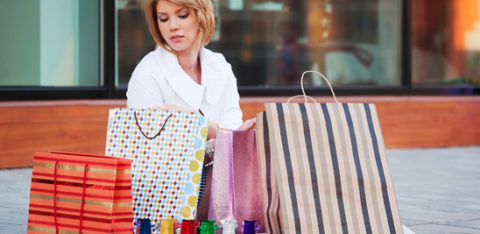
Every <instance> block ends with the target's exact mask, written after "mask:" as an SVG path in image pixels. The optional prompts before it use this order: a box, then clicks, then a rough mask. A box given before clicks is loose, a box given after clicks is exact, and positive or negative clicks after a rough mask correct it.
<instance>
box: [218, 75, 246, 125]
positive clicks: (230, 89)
mask: <svg viewBox="0 0 480 234" xmlns="http://www.w3.org/2000/svg"><path fill="white" fill-rule="evenodd" d="M224 95H225V98H224V99H223V100H225V101H226V103H225V105H224V106H225V108H224V111H223V114H222V116H221V119H220V123H219V127H220V128H224V129H229V130H236V129H238V128H239V127H240V126H241V125H242V110H241V109H240V104H239V101H240V95H239V94H238V89H237V79H236V78H235V76H234V75H233V71H231V69H230V77H229V79H228V83H227V86H226V89H225V91H224Z"/></svg>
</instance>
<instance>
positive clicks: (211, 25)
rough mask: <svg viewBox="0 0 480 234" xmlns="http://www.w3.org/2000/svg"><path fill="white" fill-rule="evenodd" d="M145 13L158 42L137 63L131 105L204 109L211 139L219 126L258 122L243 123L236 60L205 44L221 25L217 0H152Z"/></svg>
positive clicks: (129, 94)
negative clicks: (217, 20) (232, 63)
mask: <svg viewBox="0 0 480 234" xmlns="http://www.w3.org/2000/svg"><path fill="white" fill-rule="evenodd" d="M145 15H146V17H147V22H148V25H149V29H150V32H151V34H152V36H153V38H154V39H155V41H156V43H157V45H158V46H157V49H156V50H154V51H152V52H150V53H149V54H147V55H146V56H145V57H144V58H143V59H142V61H141V62H140V63H139V64H138V65H137V67H136V68H135V70H134V72H133V74H132V77H131V79H130V82H129V84H128V91H127V98H128V100H127V106H128V107H132V108H149V107H150V108H151V107H156V108H161V109H173V110H190V111H197V110H200V111H201V112H202V113H203V114H204V115H205V116H206V117H208V119H209V120H210V121H209V132H208V136H209V138H215V133H216V130H217V129H218V128H225V129H230V130H235V129H240V130H244V129H248V128H251V127H253V126H254V124H255V122H254V120H253V119H252V120H247V121H246V122H245V123H243V124H242V111H241V110H240V107H239V104H238V101H239V95H238V91H237V85H236V78H235V76H234V75H233V72H232V69H231V67H230V64H229V63H227V62H226V61H225V58H224V57H223V55H221V54H219V53H214V52H212V51H210V50H208V49H206V48H204V47H203V46H204V45H206V44H207V43H208V42H209V41H210V39H211V37H212V34H213V32H214V29H215V20H214V10H213V5H212V3H211V0H149V1H148V3H147V6H146V10H145Z"/></svg>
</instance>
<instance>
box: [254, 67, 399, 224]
mask: <svg viewBox="0 0 480 234" xmlns="http://www.w3.org/2000/svg"><path fill="white" fill-rule="evenodd" d="M304 75H305V73H304V74H303V75H302V83H303V76H304ZM320 75H321V74H320ZM321 76H322V77H323V75H321ZM323 78H324V79H325V80H326V78H325V77H323ZM327 82H328V81H327ZM329 85H330V84H329ZM330 88H331V87H330ZM302 90H303V87H302ZM332 93H333V90H332ZM333 95H335V94H333ZM334 98H335V96H334ZM306 99H307V96H305V100H306ZM335 101H336V98H335ZM257 149H258V157H259V168H260V179H261V184H262V191H263V201H264V212H265V214H266V217H265V223H266V228H267V232H269V233H402V232H403V231H402V226H401V222H400V216H399V212H398V208H397V202H396V198H395V193H394V189H393V184H392V179H391V177H390V170H389V166H388V162H387V158H386V155H385V147H384V143H383V138H382V133H381V129H380V124H379V120H378V117H377V112H376V109H375V105H374V104H356V103H339V102H338V101H336V102H335V103H267V104H265V112H264V113H259V114H258V115H257Z"/></svg>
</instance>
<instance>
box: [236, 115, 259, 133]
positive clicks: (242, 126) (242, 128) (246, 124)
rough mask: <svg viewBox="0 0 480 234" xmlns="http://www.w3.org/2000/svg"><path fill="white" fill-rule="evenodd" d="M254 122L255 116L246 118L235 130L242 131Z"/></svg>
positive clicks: (249, 127)
mask: <svg viewBox="0 0 480 234" xmlns="http://www.w3.org/2000/svg"><path fill="white" fill-rule="evenodd" d="M256 123H257V122H256V120H255V118H252V119H248V120H246V121H245V122H243V124H242V125H241V126H240V127H239V128H238V129H237V130H239V131H243V130H248V129H252V128H254V127H255V125H256Z"/></svg>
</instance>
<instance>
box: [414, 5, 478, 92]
mask: <svg viewBox="0 0 480 234" xmlns="http://www.w3.org/2000/svg"><path fill="white" fill-rule="evenodd" d="M411 22H412V24H411V46H412V49H411V54H412V61H411V63H412V83H413V85H432V84H435V85H438V84H459V83H460V84H467V85H471V84H480V1H479V0H461V1H458V0H445V1H437V0H415V1H412V20H411ZM472 90H473V88H472Z"/></svg>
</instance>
